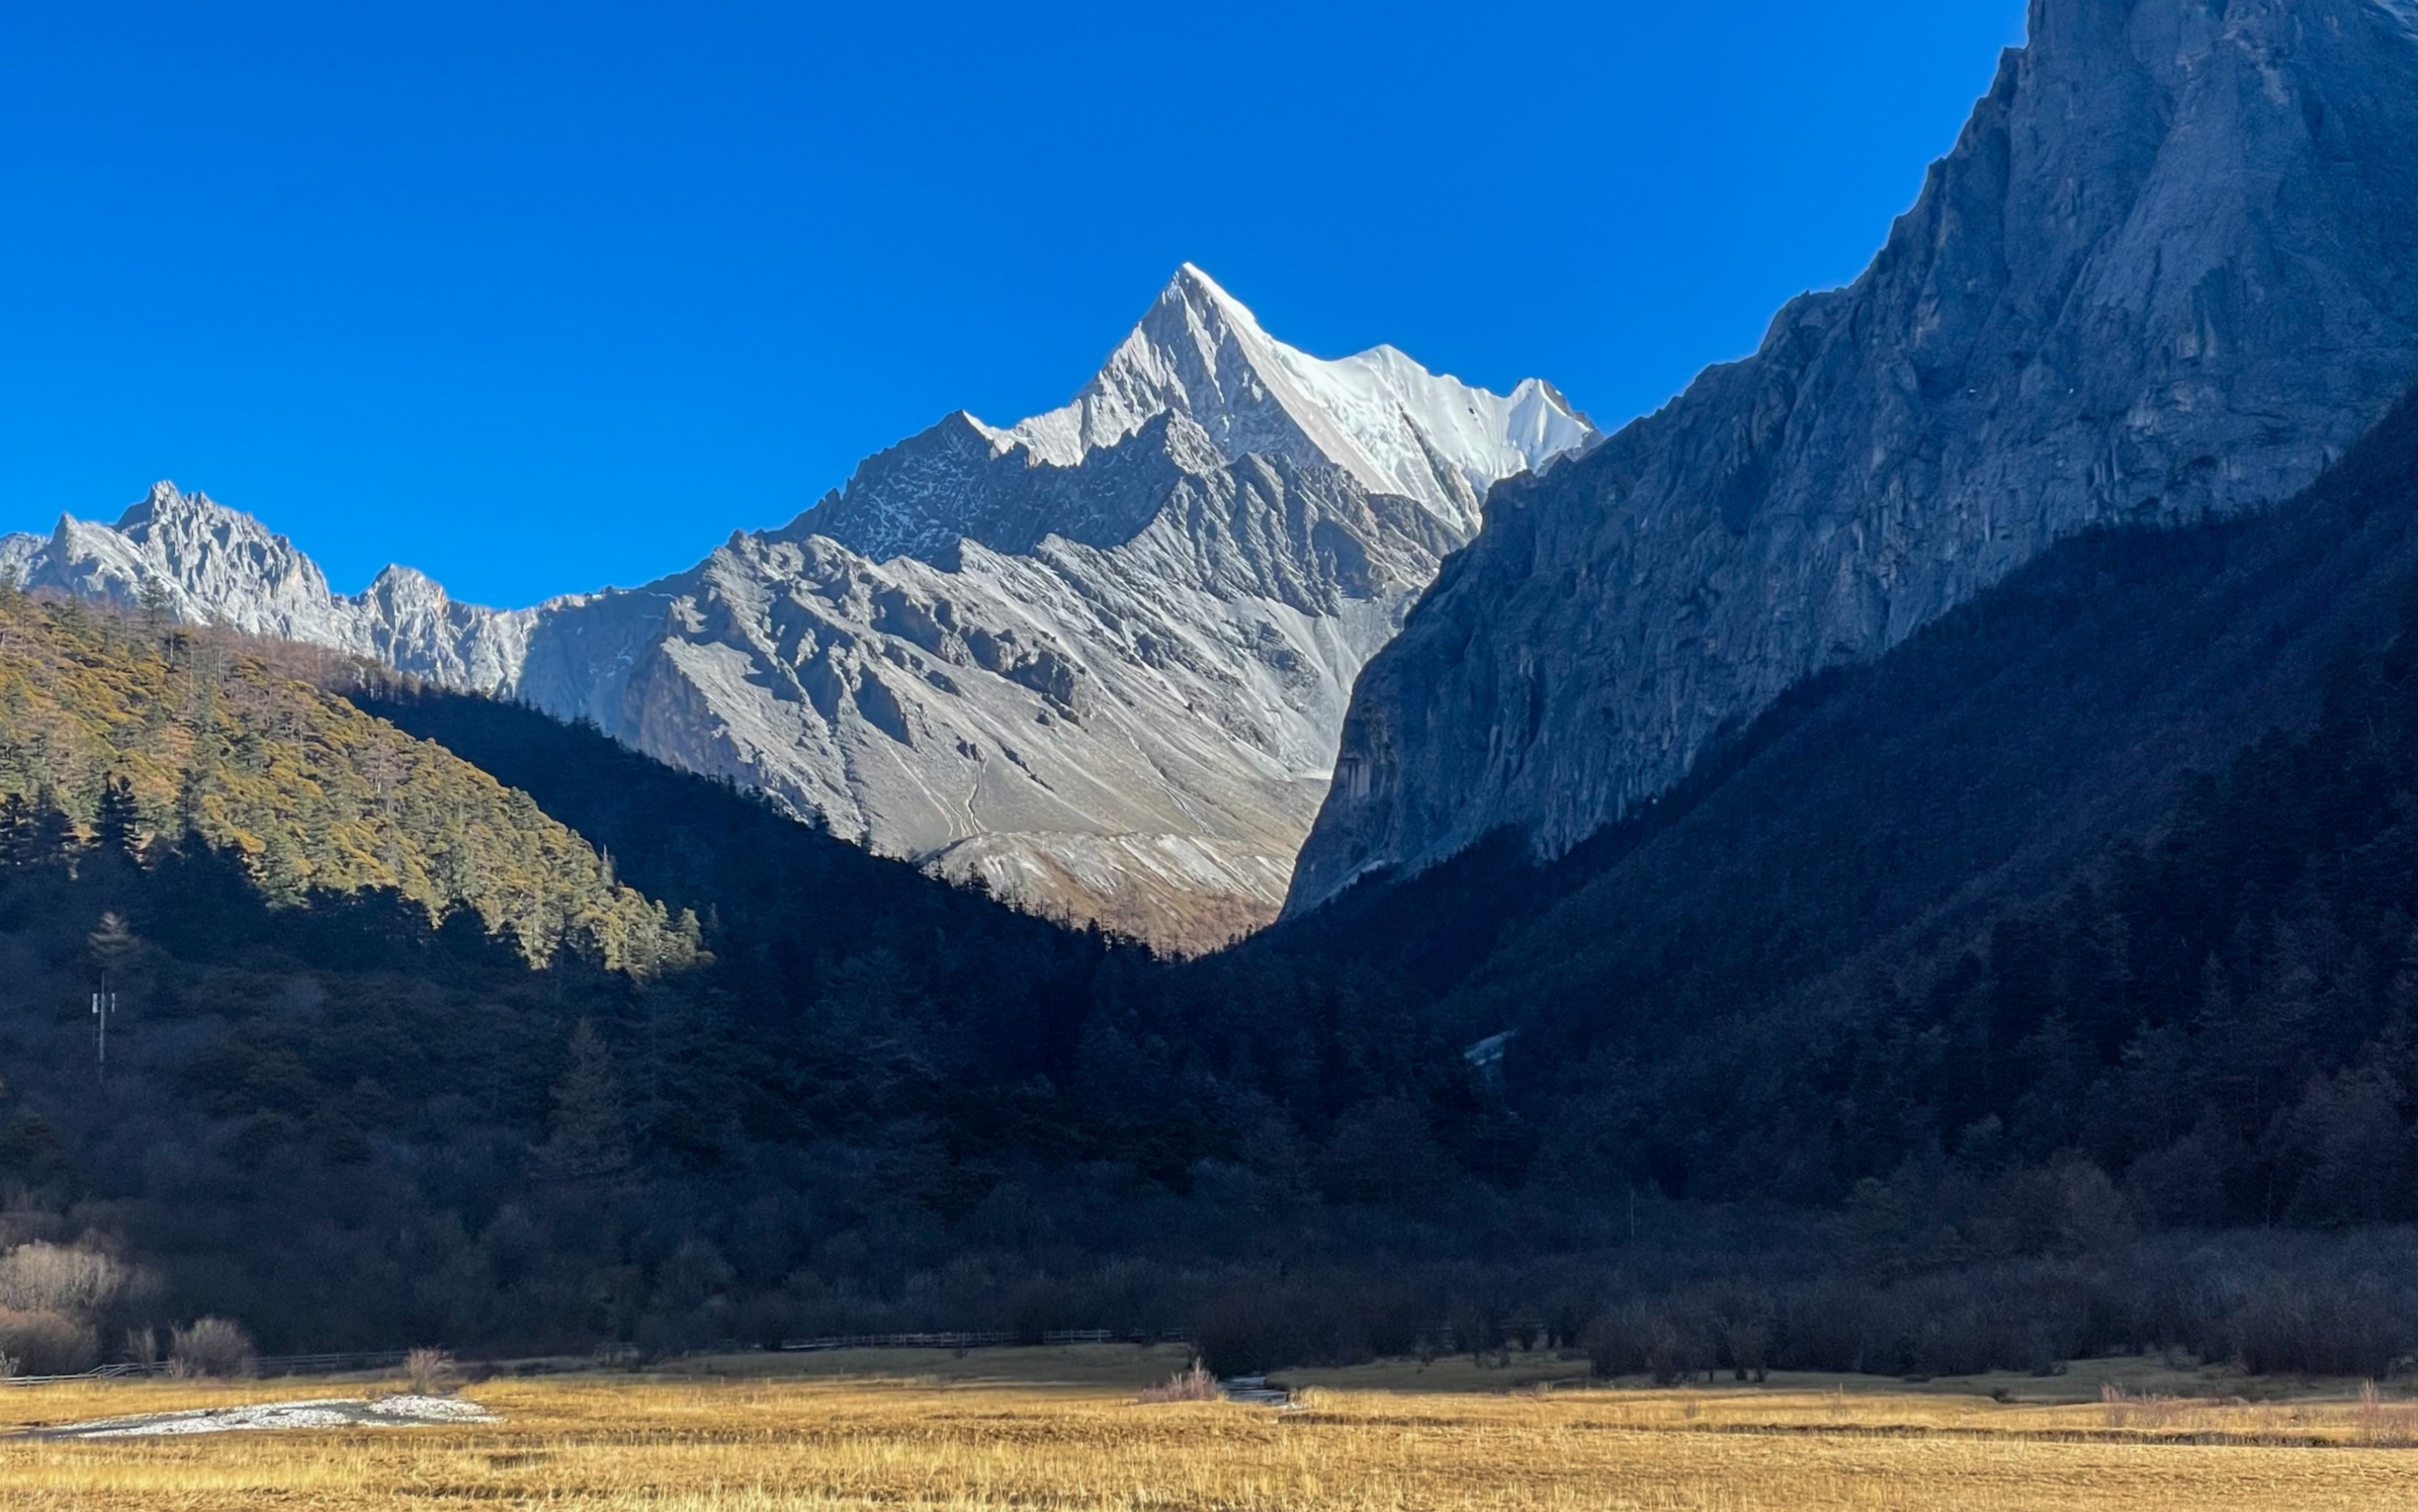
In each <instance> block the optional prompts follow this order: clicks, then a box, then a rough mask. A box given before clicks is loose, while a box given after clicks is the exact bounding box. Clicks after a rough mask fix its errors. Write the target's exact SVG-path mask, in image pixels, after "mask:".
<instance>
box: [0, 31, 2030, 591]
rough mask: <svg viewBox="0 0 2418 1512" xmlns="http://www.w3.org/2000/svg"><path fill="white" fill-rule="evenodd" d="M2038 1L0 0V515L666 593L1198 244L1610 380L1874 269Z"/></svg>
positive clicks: (1290, 317) (1732, 334)
mask: <svg viewBox="0 0 2418 1512" xmlns="http://www.w3.org/2000/svg"><path fill="white" fill-rule="evenodd" d="M2022 19H2023V5H2022V3H2021V0H1844V3H1839V4H1830V5H1819V6H1815V5H1807V4H1804V3H1803V0H1731V3H1728V4H1724V5H1720V6H1711V5H1705V6H1696V5H1673V4H1671V3H1669V0H1577V3H1567V4H1566V3H1561V0H1534V3H1531V4H1528V5H1525V6H1522V7H1514V8H1503V9H1496V8H1492V7H1480V6H1474V5H1469V4H1466V3H1463V4H1461V5H1456V6H1451V7H1445V6H1435V5H1430V4H1426V3H1424V0H1388V3H1384V4H1348V5H1347V4H1320V3H1317V0H1278V3H1272V4H1271V3H1263V0H1233V3H1229V4H1222V5H1216V6H1142V5H1133V4H1125V5H1114V6H1104V5H1092V4H1060V5H1052V6H1037V5H1034V6H1004V5H1002V6H993V7H987V8H974V7H969V6H954V5H932V6H910V5H900V4H895V3H894V4H890V5H879V6H877V5H859V6H852V7H846V8H842V7H838V6H832V5H816V4H807V5H773V4H723V5H697V4H684V5H672V4H664V5H632V4H622V3H617V0H583V3H580V4H576V5H573V4H516V3H513V0H482V3H480V4H475V5H472V4H460V3H457V0H416V3H414V4H411V5H379V6H353V5H329V4H327V3H326V0H312V3H308V4H302V3H296V4H255V3H252V0H208V3H194V4H189V5H173V6H172V5H162V4H154V3H149V0H124V3H120V4H115V5H108V6H100V5H84V6H35V5H14V6H8V7H7V8H5V10H0V206H5V208H0V228H5V235H0V528H27V529H38V530H47V529H48V528H49V527H50V525H51V524H52V522H53V521H54V519H55V518H56V517H57V515H58V514H59V513H60V512H63V511H64V512H71V513H75V514H78V515H81V516H84V517H87V518H95V517H97V518H103V519H114V518H115V515H116V512H117V511H118V510H119V508H120V507H122V506H123V505H124V504H125V503H126V502H127V501H129V500H130V499H132V498H134V497H136V496H139V495H140V493H141V492H142V490H143V489H144V487H145V485H146V484H148V483H149V482H150V481H151V480H152V479H154V478H156V477H173V478H174V479H176V481H177V482H179V483H180V484H182V485H184V486H186V487H188V488H201V489H205V490H207V491H208V492H209V493H210V494H212V495H213V496H216V497H219V498H221V499H222V500H224V501H226V502H228V503H231V504H234V505H237V507H239V508H243V509H247V510H250V511H251V512H253V513H255V514H258V515H260V516H261V517H262V518H263V519H265V520H267V521H268V523H269V524H270V525H271V526H273V527H276V528H278V529H281V530H283V531H284V532H286V533H287V534H289V535H291V536H293V537H294V538H295V540H296V541H297V542H298V543H299V544H300V545H301V546H302V547H303V548H304V549H305V550H307V551H310V552H311V553H313V554H314V556H316V557H318V558H319V559H320V560H321V561H322V562H323V563H324V564H325V565H326V566H327V567H328V569H329V575H330V576H331V578H332V579H333V580H334V582H335V586H336V587H337V588H342V589H347V590H349V589H354V588H360V586H361V584H362V583H364V582H365V581H366V580H367V579H368V578H369V576H370V575H371V573H374V572H375V570H376V569H377V568H378V567H379V566H380V565H382V564H383V563H385V562H386V561H388V560H390V559H400V560H403V561H406V562H409V563H412V564H413V565H416V566H419V567H421V568H424V569H426V570H428V571H429V572H431V573H435V574H436V575H437V576H438V577H439V578H440V579H441V580H443V581H444V582H445V583H447V584H448V586H449V587H451V588H453V589H454V590H455V592H457V593H458V594H460V595H462V596H464V597H467V598H472V599H478V600H482V601H485V602H490V603H526V602H529V601H532V600H534V599H536V598H539V597H542V596H543V595H546V594H549V593H555V592H562V591H569V590H574V589H579V588H592V587H595V586H598V585H600V584H603V583H607V582H615V583H623V584H627V583H634V582H637V581H642V580H644V579H646V578H648V577H651V576H654V575H658V574H660V573H666V572H670V571H675V570H677V569H679V568H681V567H684V566H686V565H688V564H689V563H690V562H692V561H694V560H695V559H696V557H699V556H701V555H702V554H703V553H704V552H705V551H706V550H707V549H709V548H710V547H712V545H713V544H714V543H715V542H718V541H720V540H721V539H722V538H723V537H725V536H726V535H727V534H728V533H729V531H730V530H732V529H733V528H735V527H758V526H764V525H770V524H775V523H779V522H782V521H785V520H787V519H788V518H789V517H790V516H791V515H792V514H794V513H795V512H797V511H798V510H800V509H802V508H803V507H804V506H806V505H807V504H809V503H811V502H812V501H813V500H814V499H815V498H816V497H818V496H819V495H820V494H821V493H822V492H823V491H824V490H826V489H828V488H830V487H832V486H833V485H834V484H837V483H839V482H840V481H843V480H844V479H845V478H846V477H847V475H848V473H849V469H850V467H851V466H852V464H853V463H854V462H855V460H856V459H857V458H858V457H859V456H861V455H863V454H864V453H865V452H866V451H871V450H874V449H877V448H879V447H881V446H883V445H886V444H888V443H889V442H891V441H893V440H895V439H897V438H898V437H900V436H902V435H907V434H909V433H911V432H913V431H916V430H919V429H921V428H922V427H924V426H925V425H926V424H929V423H930V422H931V421H932V420H936V419H938V418H939V417H940V416H941V414H943V413H945V412H946V411H948V410H950V409H953V408H957V407H964V408H968V409H971V410H972V411H974V412H975V413H976V414H978V415H981V416H983V417H985V418H987V419H989V420H995V421H1001V422H1005V421H1008V420H1016V419H1018V418H1020V417H1022V416H1024V415H1026V414H1029V413H1031V412H1033V411H1035V410H1038V409H1043V408H1047V407H1048V406H1050V405H1057V404H1060V403H1063V402H1064V400H1065V399H1066V398H1067V397H1068V396H1069V395H1070V394H1071V393H1072V392H1073V391H1074V389H1076V387H1077V386H1078V385H1079V384H1080V383H1081V381H1082V380H1083V379H1084V378H1085V377H1086V376H1088V375H1089V374H1090V373H1091V372H1092V370H1093V368H1094V366H1096V364H1097V362H1098V360H1099V359H1100V358H1101V356H1102V355H1103V354H1105V353H1106V352H1107V351H1108V349H1109V348H1110V346H1112V345H1113V344H1115V343H1116V342H1117V340H1118V339H1119V338H1120V337H1121V336H1122V335H1123V334H1124V333H1125V329H1126V328H1128V327H1130V326H1131V324H1132V323H1133V321H1134V320H1135V319H1136V318H1137V317H1139V316H1140V313H1141V312H1142V311H1143V309H1144V308H1145V307H1146V306H1147V305H1148V303H1149V301H1150V299H1151V298H1152V297H1153V296H1154V295H1155V293H1156V292H1157V290H1158V288H1159V286H1160V285H1161V284H1162V283H1164V282H1165V281H1166V279H1167V276H1168V275H1169V274H1170V273H1171V271H1172V270H1173V269H1174V267H1175V266H1176V264H1177V263H1179V262H1181V261H1183V260H1185V259H1186V258H1189V259H1191V260H1192V261H1194V262H1197V263H1199V264H1201V266H1202V267H1206V268H1207V269H1208V270H1209V271H1210V272H1211V273H1212V274H1214V275H1215V276H1216V277H1217V279H1218V280H1219V282H1221V283H1224V284H1225V285H1226V287H1227V288H1229V289H1230V290H1232V292H1233V293H1234V294H1235V295H1236V296H1237V297H1239V298H1242V299H1243V300H1244V301H1245V302H1246V303H1248V304H1250V305H1252V306H1253V307H1254V308H1255V309H1256V310H1257V311H1258V312H1259V313H1260V315H1261V318H1262V319H1263V321H1264V322H1265V323H1266V325H1267V326H1268V328H1270V329H1271V330H1272V331H1274V332H1275V333H1276V334H1278V336H1280V337H1282V338H1284V339H1286V340H1288V341H1290V342H1292V343H1293V344H1296V345H1299V346H1304V347H1307V348H1308V349H1309V350H1311V351H1313V352H1317V353H1320V354H1322V355H1327V356H1333V355H1338V354H1340V353H1343V352H1346V351H1352V350H1356V349H1358V348H1360V347H1364V346H1368V345H1370V344H1375V343H1377V342H1381V341H1385V342H1391V343H1393V344H1395V345H1398V346H1400V347H1401V348H1403V349H1404V350H1405V351H1408V352H1409V353H1411V354H1412V355H1413V356H1414V357H1416V358H1417V359H1420V360H1421V361H1423V362H1425V363H1426V364H1427V365H1429V366H1430V367H1433V368H1438V369H1441V370H1444V371H1448V372H1453V373H1457V374H1460V375H1461V376H1462V377H1464V378H1467V379H1471V380H1473V381H1477V382H1482V383H1485V384H1487V385H1489V386H1491V387H1493V388H1497V389H1500V388H1503V387H1506V386H1507V385H1509V384H1510V383H1512V382H1514V381H1515V380H1517V379H1518V378H1520V377H1522V376H1523V375H1526V374H1541V375H1543V376H1545V377H1548V378H1551V379H1553V381H1554V382H1556V383H1558V384H1560V385H1561V386H1562V387H1563V388H1564V389H1566V390H1567V391H1568V392H1569V394H1570V395H1571V397H1572V398H1573V399H1574V400H1575V401H1576V402H1577V403H1579V404H1580V405H1582V406H1584V407H1585V408H1587V409H1588V410H1590V411H1591V412H1593V414H1594V415H1595V416H1596V418H1597V419H1598V420H1599V421H1618V420H1625V419H1627V418H1629V417H1630V416H1632V415H1634V414H1637V413H1639V412H1641V411H1643V410H1647V409H1651V408H1652V407H1654V406H1655V405H1658V404H1660V402H1661V401H1662V400H1663V399H1664V398H1666V397H1667V396H1668V395H1669V394H1670V393H1672V392H1673V391H1675V390H1676V389H1678V388H1679V387H1680V386H1682V385H1683V384H1684V383H1685V382H1686V381H1687V379H1688V378H1689V377H1690V375H1691V374H1693V373H1694V372H1695V371H1696V370H1697V369H1698V368H1699V367H1701V366H1703V365H1704V364H1705V363H1706V362H1710V361H1716V360H1720V359H1727V358H1732V357H1737V356H1739V355H1741V354H1743V353H1745V352H1746V351H1748V350H1750V349H1752V346H1753V345H1754V344H1755V342H1756V341H1757V340H1758V339H1759V337H1760V336H1761V334H1762V331H1763V328H1764V326H1765V323H1766V321H1767V320H1768V317H1769V315H1770V313H1771V312H1772V310H1773V309H1774V308H1775V307H1776V306H1777V305H1778V304H1779V303H1780V301H1781V300H1783V299H1784V298H1787V297H1788V296H1790V295H1792V294H1795V293H1797V292H1798V291H1799V290H1801V289H1804V288H1807V287H1815V286H1824V285H1829V284H1832V283H1841V282H1844V281H1845V280H1847V279H1849V278H1851V277H1853V276H1854V275H1855V273H1856V272H1857V271H1858V269H1859V267H1861V266H1862V265H1863V263H1864V261H1865V260H1866V259H1867V258H1868V257H1869V256H1870V254H1871V253H1872V252H1873V251H1874V250H1875V248H1876V247H1877V246H1878V245H1879V243H1880V240H1881V237H1882V236H1883V235H1884V233H1885V231H1886V229H1887V226H1888V223H1889V221H1890V218H1891V217H1893V216H1894V215H1896V214H1897V213H1898V212H1900V211H1901V210H1903V209H1904V208H1905V207H1906V206H1908V205H1909V204H1911V203H1912V201H1913V198H1914V195H1915V193H1916V191H1917V190H1918V188H1919V187H1920V184H1921V174H1922V169H1923V165H1924V164H1925V163H1926V162H1927V161H1928V160H1930V159H1932V158H1933V157H1936V156H1937V155H1938V154H1939V153H1941V152H1943V151H1945V150H1946V148H1947V147H1948V146H1949V145H1950V144H1951V142H1952V141H1953V139H1954V136H1955V132H1956V130H1957V128H1958V126H1959V125H1960V124H1961V122H1962V121H1963V119H1964V117H1965V115H1966V114H1967V110H1968V109H1969V107H1970V105H1971V102H1972V100H1973V99H1974V97H1975V96H1977V95H1978V94H1979V93H1980V92H1981V91H1982V89H1983V88H1984V87H1986V86H1987V84H1988V82H1989V79H1990V76H1991V73H1992V71H1993V69H1994V68H1995V67H1996V63H1997V52H1998V49H1999V48H2000V47H2001V46H2003V45H2006V44H2009V43H2013V42H2016V41H2019V40H2020V32H2021V28H2022Z"/></svg>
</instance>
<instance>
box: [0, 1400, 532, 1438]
mask: <svg viewBox="0 0 2418 1512" xmlns="http://www.w3.org/2000/svg"><path fill="white" fill-rule="evenodd" d="M496 1421H497V1417H496V1415H495V1414H494V1413H490V1412H488V1411H487V1410H486V1409H485V1408H483V1407H482V1406H480V1405H479V1404H478V1403H477V1402H470V1401H464V1400H462V1399H461V1398H459V1397H414V1396H398V1397H379V1398H378V1399H377V1400H375V1401H365V1400H363V1399H361V1398H360V1397H328V1398H324V1399H321V1400H316V1401H301V1402H254V1403H252V1404H250V1405H248V1406H244V1407H209V1408H202V1409H198V1410H195V1411H191V1412H183V1413H145V1414H143V1415H141V1416H137V1417H105V1418H101V1419H99V1421H97V1422H91V1423H71V1424H69V1425H67V1426H65V1427H62V1428H40V1429H37V1430H36V1432H37V1434H38V1436H39V1437H41V1438H46V1439H134V1438H151V1437H157V1436H160V1435H162V1434H174V1433H248V1432H261V1431H266V1430H274V1429H283V1428H418V1427H421V1426H424V1425H427V1424H432V1423H493V1422H496Z"/></svg>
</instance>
